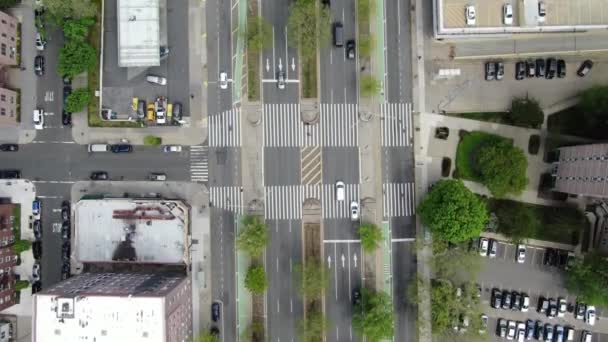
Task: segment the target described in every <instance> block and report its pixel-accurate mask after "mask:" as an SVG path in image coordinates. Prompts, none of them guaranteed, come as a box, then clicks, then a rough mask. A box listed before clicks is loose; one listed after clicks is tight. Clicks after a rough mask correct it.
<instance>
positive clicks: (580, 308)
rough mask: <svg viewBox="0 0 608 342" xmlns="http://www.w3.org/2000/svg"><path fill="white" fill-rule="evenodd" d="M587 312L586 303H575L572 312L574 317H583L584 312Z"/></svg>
mask: <svg viewBox="0 0 608 342" xmlns="http://www.w3.org/2000/svg"><path fill="white" fill-rule="evenodd" d="M586 312H587V305H585V303H580V302H579V303H576V312H575V313H574V318H576V319H581V320H583V319H585V313H586Z"/></svg>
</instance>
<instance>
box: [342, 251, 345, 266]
mask: <svg viewBox="0 0 608 342" xmlns="http://www.w3.org/2000/svg"><path fill="white" fill-rule="evenodd" d="M345 259H346V258H345V257H344V254H342V268H344V260H345Z"/></svg>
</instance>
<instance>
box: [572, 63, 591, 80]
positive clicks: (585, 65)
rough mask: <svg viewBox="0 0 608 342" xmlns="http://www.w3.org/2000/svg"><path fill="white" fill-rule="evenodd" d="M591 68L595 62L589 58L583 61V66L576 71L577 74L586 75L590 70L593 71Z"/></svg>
mask: <svg viewBox="0 0 608 342" xmlns="http://www.w3.org/2000/svg"><path fill="white" fill-rule="evenodd" d="M591 68H593V62H592V61H591V60H589V59H588V60H586V61H584V62H583V63H581V66H580V67H579V68H578V70H577V71H576V74H577V75H578V76H579V77H585V76H587V74H588V73H589V71H591Z"/></svg>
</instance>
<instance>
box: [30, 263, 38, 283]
mask: <svg viewBox="0 0 608 342" xmlns="http://www.w3.org/2000/svg"><path fill="white" fill-rule="evenodd" d="M32 279H34V281H40V264H39V263H37V262H36V263H34V266H32Z"/></svg>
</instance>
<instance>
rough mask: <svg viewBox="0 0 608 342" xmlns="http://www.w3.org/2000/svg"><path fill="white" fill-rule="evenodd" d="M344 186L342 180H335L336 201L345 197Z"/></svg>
mask: <svg viewBox="0 0 608 342" xmlns="http://www.w3.org/2000/svg"><path fill="white" fill-rule="evenodd" d="M344 187H345V185H344V182H343V181H337V182H336V201H344V198H345V197H346V194H345V193H344V192H345V188H344Z"/></svg>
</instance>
